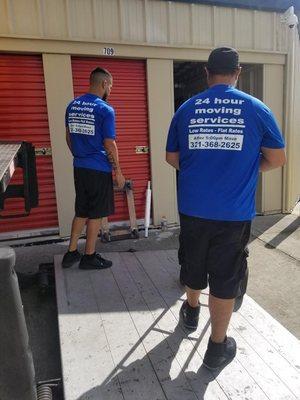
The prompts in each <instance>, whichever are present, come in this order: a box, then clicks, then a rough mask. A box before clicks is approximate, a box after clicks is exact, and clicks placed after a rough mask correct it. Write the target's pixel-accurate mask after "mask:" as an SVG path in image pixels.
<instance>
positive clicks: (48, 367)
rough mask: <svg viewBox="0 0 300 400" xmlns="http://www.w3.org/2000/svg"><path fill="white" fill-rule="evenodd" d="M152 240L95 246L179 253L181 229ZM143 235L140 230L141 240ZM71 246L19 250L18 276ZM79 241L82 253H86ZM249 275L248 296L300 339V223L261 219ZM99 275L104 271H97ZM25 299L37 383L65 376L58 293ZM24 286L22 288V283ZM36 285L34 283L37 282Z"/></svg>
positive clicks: (291, 218) (33, 293)
mask: <svg viewBox="0 0 300 400" xmlns="http://www.w3.org/2000/svg"><path fill="white" fill-rule="evenodd" d="M149 232H150V235H149V238H143V237H141V238H140V239H138V240H133V239H130V240H123V241H115V242H111V243H106V244H103V243H101V242H100V241H99V242H98V243H97V251H100V252H111V251H139V250H151V249H153V250H159V249H177V248H178V235H179V229H178V228H169V229H168V230H166V231H161V230H150V231H149ZM142 234H143V231H141V236H142ZM67 246H68V242H66V241H64V242H58V243H43V242H41V243H36V244H35V245H28V244H27V245H26V246H21V245H18V246H17V247H15V251H16V255H17V262H16V266H15V269H16V270H17V272H19V273H22V274H25V275H23V278H21V283H22V280H24V277H26V276H27V277H28V276H33V275H32V274H34V273H35V272H37V270H38V267H39V264H41V263H51V262H52V261H53V256H54V255H55V254H63V253H64V252H65V251H66V249H67ZM83 248H84V240H80V243H79V250H81V251H82V250H83ZM249 248H250V257H249V269H250V276H249V282H248V289H247V294H248V295H249V296H250V297H252V298H253V299H254V300H255V301H256V302H257V303H258V304H259V305H260V306H262V307H263V308H264V309H265V310H266V311H267V312H268V313H270V314H271V315H272V316H273V317H274V318H275V319H277V320H278V321H279V322H280V323H281V324H282V325H283V326H285V327H286V328H287V329H288V330H289V331H290V332H291V333H292V334H294V335H295V336H296V337H297V338H299V339H300V318H299V317H300V311H299V310H300V295H299V285H300V218H299V217H297V216H295V215H290V214H289V215H283V214H278V215H269V216H260V217H257V218H256V219H255V220H254V222H253V226H252V237H251V242H250V245H249ZM99 273H101V272H99ZM24 282H25V285H24V288H23V289H22V290H21V295H22V299H23V304H24V310H25V316H26V321H27V325H28V331H29V336H30V342H31V347H32V351H33V357H34V362H35V369H36V378H37V381H42V380H48V379H54V378H59V377H61V367H60V353H59V341H58V328H57V311H56V298H55V291H54V290H52V291H51V290H50V291H48V292H47V294H44V295H43V294H41V292H40V290H39V288H38V286H37V285H36V284H35V283H34V284H32V285H31V284H28V285H26V279H25V281H24ZM24 282H23V283H24ZM33 282H34V281H33Z"/></svg>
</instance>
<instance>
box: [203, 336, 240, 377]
mask: <svg viewBox="0 0 300 400" xmlns="http://www.w3.org/2000/svg"><path fill="white" fill-rule="evenodd" d="M235 355H236V342H235V340H234V339H233V338H232V337H227V336H226V338H225V340H224V342H223V343H214V342H212V340H211V339H209V342H208V346H207V350H206V353H205V356H204V359H203V365H205V367H206V368H208V369H210V370H217V369H220V368H224V367H225V366H226V365H227V364H229V363H230V362H231V361H232V360H233V359H234V357H235Z"/></svg>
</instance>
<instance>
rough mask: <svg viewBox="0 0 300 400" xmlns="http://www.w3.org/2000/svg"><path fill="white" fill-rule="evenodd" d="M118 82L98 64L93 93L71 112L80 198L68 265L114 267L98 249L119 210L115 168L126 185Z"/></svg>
mask: <svg viewBox="0 0 300 400" xmlns="http://www.w3.org/2000/svg"><path fill="white" fill-rule="evenodd" d="M112 84H113V78H112V75H111V74H110V73H109V72H108V71H107V70H105V69H102V68H99V67H98V68H96V69H95V70H93V71H92V72H91V74H90V88H89V92H88V93H86V94H84V95H83V96H80V97H77V98H76V99H75V100H73V101H72V102H71V103H70V104H69V105H68V107H67V110H66V117H65V119H66V141H67V144H68V146H69V149H70V151H71V152H72V155H73V157H74V161H73V166H74V182H75V192H76V200H75V217H74V219H73V224H72V232H71V239H70V244H69V249H68V251H67V253H66V254H65V255H64V257H63V261H62V266H63V267H64V268H68V267H71V266H72V265H73V264H75V263H76V262H78V261H79V260H80V263H79V268H81V269H104V268H109V267H111V266H112V262H111V261H109V260H105V259H104V258H103V257H101V255H100V254H99V253H96V252H95V245H96V240H97V237H98V233H99V230H100V224H101V218H103V217H107V216H109V215H111V214H113V213H114V195H113V182H112V168H114V170H115V176H116V181H117V185H118V187H119V188H123V187H124V185H125V179H124V177H123V175H122V172H121V168H120V165H119V157H118V149H117V145H116V142H115V137H116V134H115V113H114V109H113V108H112V107H111V106H110V105H108V104H107V103H106V100H107V98H108V96H109V95H110V92H111V89H112ZM85 225H87V227H86V246H85V254H84V255H83V256H81V254H80V253H79V252H78V250H77V243H78V239H79V237H80V235H81V233H82V230H83V228H84V226H85Z"/></svg>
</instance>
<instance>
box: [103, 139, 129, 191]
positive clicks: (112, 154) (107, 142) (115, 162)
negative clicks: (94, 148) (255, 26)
mask: <svg viewBox="0 0 300 400" xmlns="http://www.w3.org/2000/svg"><path fill="white" fill-rule="evenodd" d="M103 144H104V148H105V150H106V152H107V156H108V158H109V161H110V162H111V164H112V167H113V169H114V171H115V174H116V180H117V184H118V187H119V188H120V189H123V188H124V185H125V178H124V176H123V174H122V171H121V167H120V164H119V153H118V147H117V144H116V141H115V140H114V139H104V143H103Z"/></svg>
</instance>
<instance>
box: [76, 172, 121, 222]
mask: <svg viewBox="0 0 300 400" xmlns="http://www.w3.org/2000/svg"><path fill="white" fill-rule="evenodd" d="M74 183H75V193H76V200H75V215H76V217H80V218H90V219H97V218H103V217H108V216H109V215H111V214H113V213H114V191H113V181H112V174H111V173H108V172H102V171H96V170H94V169H88V168H74Z"/></svg>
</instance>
